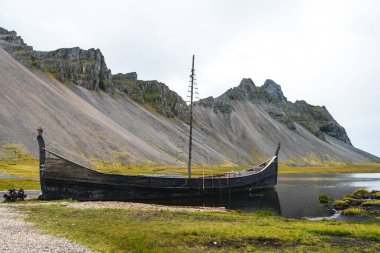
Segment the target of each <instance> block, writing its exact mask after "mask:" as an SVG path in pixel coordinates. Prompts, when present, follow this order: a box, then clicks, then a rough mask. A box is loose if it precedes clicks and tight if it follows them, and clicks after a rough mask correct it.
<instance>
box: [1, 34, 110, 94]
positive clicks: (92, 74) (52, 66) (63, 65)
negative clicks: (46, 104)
mask: <svg viewBox="0 0 380 253" xmlns="http://www.w3.org/2000/svg"><path fill="white" fill-rule="evenodd" d="M0 45H1V46H2V47H3V48H4V49H5V50H6V51H7V52H8V53H10V54H11V55H12V56H13V57H14V58H15V59H17V60H18V61H19V62H21V63H22V64H23V65H25V66H27V67H29V68H35V69H39V70H41V71H44V72H46V73H48V74H51V75H53V76H54V77H55V78H56V79H57V80H59V81H61V82H63V83H72V84H75V85H79V86H83V87H85V88H87V89H91V90H98V89H101V90H104V91H107V92H108V93H110V94H112V92H113V83H112V75H111V70H109V69H108V68H107V64H106V63H105V60H104V56H103V54H102V53H101V52H100V50H99V49H93V48H91V49H89V50H83V49H80V48H79V47H74V48H61V49H57V50H54V51H50V52H42V51H35V50H33V47H31V46H28V45H27V44H26V43H24V41H23V39H22V38H21V37H20V36H17V33H16V32H15V31H7V30H5V29H3V28H0Z"/></svg>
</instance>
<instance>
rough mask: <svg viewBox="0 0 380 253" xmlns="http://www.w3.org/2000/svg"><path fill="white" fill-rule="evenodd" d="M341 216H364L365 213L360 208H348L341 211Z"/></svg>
mask: <svg viewBox="0 0 380 253" xmlns="http://www.w3.org/2000/svg"><path fill="white" fill-rule="evenodd" d="M342 214H343V215H365V211H364V210H363V209H361V208H356V207H352V208H348V209H345V210H343V211H342Z"/></svg>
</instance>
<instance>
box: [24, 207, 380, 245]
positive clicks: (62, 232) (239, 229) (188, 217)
mask: <svg viewBox="0 0 380 253" xmlns="http://www.w3.org/2000/svg"><path fill="white" fill-rule="evenodd" d="M18 208H20V210H22V211H25V212H27V215H28V220H29V221H32V222H35V223H37V225H38V227H39V228H41V229H43V230H44V231H46V232H48V233H52V234H55V235H58V236H62V237H66V238H68V239H70V240H73V241H76V242H78V243H81V244H84V245H85V246H87V247H89V248H91V249H94V250H97V251H102V252H148V251H149V252H247V251H248V250H250V249H252V248H254V250H257V251H265V252H267V251H273V250H277V251H297V250H302V251H311V250H312V249H314V250H312V251H315V249H317V250H318V251H320V252H325V251H331V249H335V251H336V250H337V249H344V248H347V247H350V248H349V249H350V250H355V249H356V250H360V242H362V241H366V245H369V246H368V249H369V250H372V251H376V250H377V249H378V246H377V245H379V244H378V243H379V242H380V230H379V228H378V225H377V224H347V223H341V222H332V221H320V222H311V221H305V220H286V219H284V218H281V217H278V216H268V215H267V214H266V213H265V214H264V215H263V213H256V214H255V213H253V214H251V213H236V212H226V213H194V212H193V213H191V212H166V211H144V210H113V209H90V210H77V209H72V208H67V207H62V206H59V205H51V206H45V205H44V206H42V205H41V206H19V207H18ZM337 237H344V238H348V239H353V240H355V241H356V242H358V246H357V248H355V246H354V247H352V246H347V245H345V244H343V243H342V244H341V245H338V246H336V245H331V244H330V243H329V241H336V240H335V238H337Z"/></svg>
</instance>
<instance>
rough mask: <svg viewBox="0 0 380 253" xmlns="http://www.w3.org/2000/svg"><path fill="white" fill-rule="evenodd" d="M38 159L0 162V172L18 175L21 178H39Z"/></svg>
mask: <svg viewBox="0 0 380 253" xmlns="http://www.w3.org/2000/svg"><path fill="white" fill-rule="evenodd" d="M39 173H40V171H39V161H37V160H29V161H17V162H1V161H0V174H6V175H12V176H18V177H22V178H32V179H39V177H40V174H39Z"/></svg>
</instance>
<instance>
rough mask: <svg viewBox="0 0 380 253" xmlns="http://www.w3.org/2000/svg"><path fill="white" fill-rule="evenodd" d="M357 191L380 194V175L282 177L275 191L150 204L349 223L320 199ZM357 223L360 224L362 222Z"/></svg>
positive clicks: (336, 197) (304, 175)
mask: <svg viewBox="0 0 380 253" xmlns="http://www.w3.org/2000/svg"><path fill="white" fill-rule="evenodd" d="M358 188H364V189H367V190H380V173H354V174H281V175H279V178H278V184H277V186H276V187H275V189H273V190H267V191H263V192H257V193H251V194H245V195H230V196H222V197H215V198H212V199H170V200H154V201H149V203H158V204H167V205H200V206H213V207H225V208H227V209H230V210H242V211H246V212H256V211H270V212H272V213H273V214H276V215H282V216H284V217H286V218H312V219H323V218H326V219H330V218H331V219H338V220H346V219H347V217H344V216H340V215H339V213H336V212H335V211H334V210H332V209H329V208H327V207H325V206H322V205H321V204H320V203H319V199H318V197H319V195H326V196H329V197H331V198H334V199H341V198H342V197H343V196H344V195H346V194H352V193H353V192H354V191H355V190H356V189H358ZM350 219H352V218H350ZM354 219H355V220H358V221H359V219H360V218H354Z"/></svg>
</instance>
